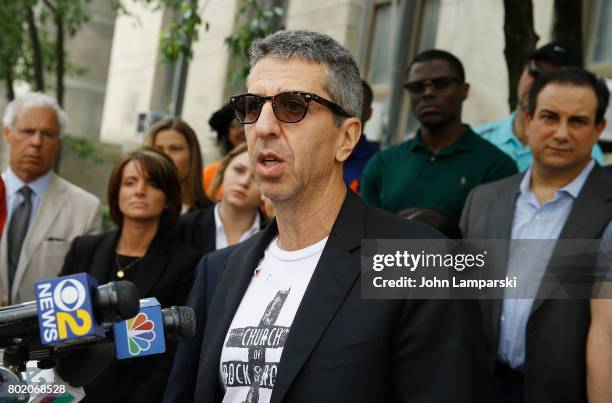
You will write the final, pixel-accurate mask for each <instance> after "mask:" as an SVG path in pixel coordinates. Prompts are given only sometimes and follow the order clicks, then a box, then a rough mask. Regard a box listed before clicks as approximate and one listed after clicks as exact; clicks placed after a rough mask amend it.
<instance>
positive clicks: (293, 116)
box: [230, 91, 352, 125]
mask: <svg viewBox="0 0 612 403" xmlns="http://www.w3.org/2000/svg"><path fill="white" fill-rule="evenodd" d="M267 101H272V110H273V111H274V115H275V116H276V118H277V119H278V120H280V121H281V122H285V123H297V122H299V121H300V120H302V119H304V117H306V113H307V112H308V105H309V104H310V102H312V101H314V102H316V103H318V104H321V105H323V106H325V107H327V108H329V109H330V110H331V111H332V112H334V113H335V114H336V115H340V116H344V117H351V116H352V115H350V114H349V113H348V112H346V111H345V110H344V109H342V107H341V106H340V105H337V104H335V103H333V102H331V101H328V100H327V99H325V98H322V97H320V96H318V95H316V94H313V93H310V92H303V91H289V92H281V93H280V94H276V95H271V96H261V95H256V94H250V93H246V94H239V95H235V96H233V97H231V98H230V102H231V104H232V106H233V107H234V111H235V113H236V119H238V121H239V122H240V123H243V124H245V125H248V124H251V123H255V122H257V119H259V115H260V114H261V110H262V109H263V106H264V104H265V103H266V102H267Z"/></svg>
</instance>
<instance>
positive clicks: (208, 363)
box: [194, 221, 278, 402]
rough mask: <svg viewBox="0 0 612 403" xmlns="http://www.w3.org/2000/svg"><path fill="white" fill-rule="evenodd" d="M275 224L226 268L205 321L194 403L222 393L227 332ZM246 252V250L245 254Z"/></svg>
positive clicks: (228, 263) (240, 251)
mask: <svg viewBox="0 0 612 403" xmlns="http://www.w3.org/2000/svg"><path fill="white" fill-rule="evenodd" d="M277 234H278V229H277V227H276V221H272V222H271V223H270V225H268V226H267V227H266V228H265V230H264V231H262V232H260V233H259V234H257V235H255V236H254V237H252V238H251V239H249V240H247V241H245V243H244V244H243V245H241V246H238V250H237V251H236V252H234V253H233V254H232V255H231V256H230V258H229V259H228V261H227V262H226V264H225V269H224V270H223V272H222V274H221V278H220V279H219V284H218V285H217V289H216V291H215V296H214V297H213V300H212V303H211V306H210V307H209V309H208V314H207V318H206V322H207V324H210V325H207V326H206V328H205V330H204V337H203V339H202V348H201V354H200V365H199V369H198V376H197V381H196V391H195V395H194V396H195V399H194V401H203V402H204V401H205V402H213V401H216V400H215V396H216V395H217V394H218V393H219V360H220V358H221V350H222V348H223V342H224V340H225V336H226V334H227V330H228V329H229V326H230V324H231V322H232V319H233V318H234V314H235V313H236V310H237V309H238V305H240V302H241V301H242V297H243V295H244V293H245V292H246V289H247V287H248V286H249V283H250V282H251V278H252V276H253V271H254V270H255V268H256V266H257V264H258V263H259V261H260V260H261V258H262V257H263V255H264V252H265V250H266V248H267V247H268V245H269V244H270V242H271V241H272V239H274V237H275V236H276V235H277ZM243 248H247V250H246V253H245V252H242V251H244V249H243Z"/></svg>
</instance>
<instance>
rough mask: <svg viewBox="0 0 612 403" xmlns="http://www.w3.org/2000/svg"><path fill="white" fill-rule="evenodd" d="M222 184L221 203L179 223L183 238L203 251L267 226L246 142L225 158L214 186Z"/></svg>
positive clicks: (178, 228) (227, 243)
mask: <svg viewBox="0 0 612 403" xmlns="http://www.w3.org/2000/svg"><path fill="white" fill-rule="evenodd" d="M220 186H223V189H224V191H223V197H222V199H221V201H220V202H219V203H217V204H215V205H214V206H213V207H210V208H208V209H206V210H201V211H196V212H193V213H189V214H186V215H184V216H183V217H181V219H180V220H179V223H178V224H177V233H178V236H179V239H181V240H182V241H183V242H185V243H186V244H187V245H189V246H191V247H192V248H194V249H196V250H198V251H200V252H202V253H208V252H211V251H213V250H216V249H221V248H224V247H226V246H229V245H234V244H236V243H238V242H241V241H244V240H245V239H247V238H249V237H250V236H251V235H254V234H255V233H257V232H258V231H259V230H260V229H261V228H263V226H264V225H265V217H264V216H263V215H262V214H261V212H260V211H259V209H258V207H259V205H260V204H261V192H260V191H259V187H258V186H257V183H255V179H254V177H253V174H252V172H251V169H250V165H249V156H248V153H247V148H246V144H241V145H239V146H238V147H236V148H234V149H233V150H232V151H230V152H229V153H228V154H227V155H226V156H225V157H224V158H223V160H222V162H221V165H220V166H219V169H218V171H217V176H216V177H215V180H214V181H213V185H212V189H213V190H216V189H217V188H219V187H220Z"/></svg>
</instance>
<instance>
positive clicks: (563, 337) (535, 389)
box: [461, 165, 612, 403]
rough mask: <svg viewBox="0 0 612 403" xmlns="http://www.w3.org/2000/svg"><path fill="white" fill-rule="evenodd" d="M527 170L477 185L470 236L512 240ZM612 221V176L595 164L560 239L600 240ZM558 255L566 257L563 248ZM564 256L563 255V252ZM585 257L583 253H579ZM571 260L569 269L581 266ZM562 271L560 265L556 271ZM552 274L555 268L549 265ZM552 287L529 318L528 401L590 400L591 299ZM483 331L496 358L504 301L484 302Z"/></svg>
mask: <svg viewBox="0 0 612 403" xmlns="http://www.w3.org/2000/svg"><path fill="white" fill-rule="evenodd" d="M522 178H523V174H520V175H514V176H511V177H509V178H506V179H502V180H500V181H497V182H492V183H488V184H485V185H481V186H478V187H476V188H474V190H472V192H471V193H470V195H469V196H468V198H467V201H466V204H465V207H464V209H463V214H462V217H461V230H462V231H463V235H464V237H465V238H471V239H509V238H510V236H511V233H512V220H513V217H514V210H515V206H516V199H517V196H518V192H519V186H520V183H521V180H522ZM610 219H612V176H610V175H609V174H608V173H606V172H604V170H603V169H602V168H600V167H599V166H598V165H595V167H594V168H593V171H591V173H590V175H589V176H588V178H587V180H586V182H585V184H584V186H583V188H582V190H581V192H580V194H579V195H578V197H577V198H576V200H575V201H574V204H573V206H572V209H571V211H570V213H569V216H568V217H567V221H566V222H565V226H564V227H563V229H562V230H561V234H560V236H559V238H560V239H572V238H574V239H597V238H601V235H602V233H603V231H604V229H605V228H606V225H607V224H608V222H609V221H610ZM553 255H561V254H559V253H558V251H555V252H553ZM561 256H562V255H561ZM576 257H577V258H578V259H580V254H578V253H576ZM576 263H577V262H574V261H572V260H569V259H568V260H567V261H566V264H567V267H566V268H564V269H566V270H571V269H572V265H573V264H576ZM555 270H558V269H555ZM547 272H548V273H551V267H550V266H549V267H548V268H547ZM554 291H555V290H553V289H545V288H543V287H541V288H540V290H539V291H538V298H537V299H536V300H535V301H534V303H533V307H532V308H531V314H530V317H529V320H528V322H527V330H526V344H525V396H526V398H527V403H549V402H550V403H553V402H554V403H563V402H567V403H581V402H583V403H586V401H587V396H586V340H587V334H588V331H589V326H590V321H591V310H590V301H589V300H559V299H547V296H548V297H550V296H551V293H552V292H554ZM480 304H481V311H482V318H483V323H482V325H483V329H484V332H485V335H486V337H487V340H488V343H489V345H490V346H491V351H492V352H493V354H491V356H490V357H489V360H490V361H489V366H490V369H491V372H492V370H493V365H494V363H495V360H496V357H497V351H498V347H499V335H500V320H501V312H502V301H501V300H491V301H485V300H483V301H481V303H480Z"/></svg>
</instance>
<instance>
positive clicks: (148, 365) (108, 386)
mask: <svg viewBox="0 0 612 403" xmlns="http://www.w3.org/2000/svg"><path fill="white" fill-rule="evenodd" d="M180 192H181V190H180V185H179V180H178V176H177V172H176V168H175V166H174V164H173V163H172V161H171V160H170V158H168V157H167V156H166V155H164V154H162V153H161V152H159V151H156V150H152V149H144V150H139V151H134V152H132V153H129V154H127V155H125V156H123V157H121V158H120V160H119V162H118V163H117V165H116V166H115V168H114V169H113V172H112V174H111V177H110V180H109V184H108V204H109V207H110V215H111V218H112V220H113V222H114V223H115V224H116V225H117V227H118V228H117V229H114V230H111V231H108V232H105V233H103V234H100V235H90V236H82V237H77V238H76V239H75V240H74V241H73V243H72V245H71V247H70V250H69V252H68V254H67V255H66V259H65V261H64V267H63V269H62V272H61V274H60V275H69V274H74V273H80V272H87V273H89V274H91V275H92V276H93V277H95V278H96V280H97V281H98V283H100V284H104V283H107V282H109V281H113V280H129V281H131V282H132V283H134V284H135V285H136V288H137V289H138V291H139V293H140V296H141V298H144V297H155V298H157V300H158V301H159V302H160V304H161V306H162V308H165V307H169V306H173V305H185V303H186V301H187V296H188V294H189V290H190V288H191V283H192V280H193V274H194V269H195V267H196V265H197V263H198V261H199V259H200V256H201V255H200V254H199V253H198V252H196V251H195V250H193V249H190V248H189V247H187V246H185V245H183V244H181V243H179V242H178V240H177V239H176V237H175V235H174V224H175V223H176V221H177V219H178V217H179V214H180V211H181V199H180V194H181V193H180ZM174 347H175V346H172V345H169V344H168V343H166V353H165V354H157V355H151V356H147V357H139V358H132V359H129V360H114V361H113V362H112V364H111V365H110V366H109V367H108V368H107V369H106V370H105V371H104V372H103V373H102V374H101V375H99V376H98V377H97V378H96V379H94V380H93V381H92V382H90V383H89V384H87V385H85V392H86V394H87V397H86V398H85V400H84V401H85V402H98V401H100V402H109V401H121V402H132V401H133V402H136V401H138V402H145V401H146V402H156V401H160V400H161V398H162V393H163V391H164V387H165V385H166V378H167V377H168V373H169V371H170V367H171V365H172V358H173V356H174Z"/></svg>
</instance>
